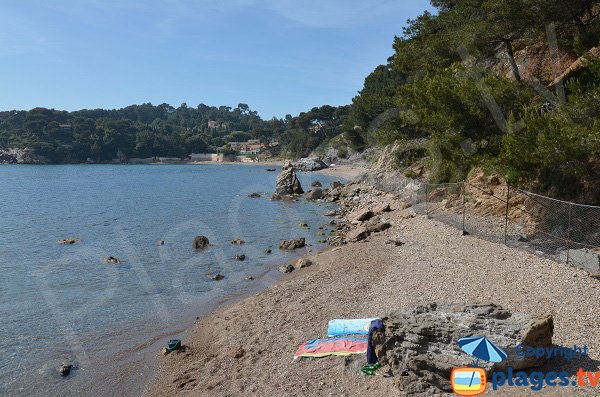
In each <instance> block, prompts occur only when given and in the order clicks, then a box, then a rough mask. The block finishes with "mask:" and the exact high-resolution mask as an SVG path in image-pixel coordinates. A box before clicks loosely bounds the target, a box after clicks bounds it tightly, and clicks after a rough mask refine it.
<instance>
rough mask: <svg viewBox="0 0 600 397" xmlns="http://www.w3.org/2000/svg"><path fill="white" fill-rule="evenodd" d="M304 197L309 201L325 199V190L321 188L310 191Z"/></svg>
mask: <svg viewBox="0 0 600 397" xmlns="http://www.w3.org/2000/svg"><path fill="white" fill-rule="evenodd" d="M304 197H305V198H306V199H307V200H320V199H322V198H323V190H322V189H319V188H316V189H314V190H310V191H308V192H306V193H305V194H304Z"/></svg>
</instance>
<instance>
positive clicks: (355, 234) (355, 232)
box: [346, 226, 370, 242]
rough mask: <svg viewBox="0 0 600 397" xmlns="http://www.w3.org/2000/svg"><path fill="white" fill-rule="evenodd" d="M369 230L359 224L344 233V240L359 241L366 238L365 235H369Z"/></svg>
mask: <svg viewBox="0 0 600 397" xmlns="http://www.w3.org/2000/svg"><path fill="white" fill-rule="evenodd" d="M369 234H370V233H369V231H368V230H367V228H366V227H364V226H359V227H357V228H355V229H352V230H350V231H349V232H348V233H347V234H346V240H348V241H352V242H356V241H361V240H364V239H366V238H367V237H369Z"/></svg>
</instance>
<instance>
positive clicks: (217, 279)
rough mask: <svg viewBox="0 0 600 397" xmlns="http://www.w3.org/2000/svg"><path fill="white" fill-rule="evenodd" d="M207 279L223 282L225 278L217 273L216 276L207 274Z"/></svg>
mask: <svg viewBox="0 0 600 397" xmlns="http://www.w3.org/2000/svg"><path fill="white" fill-rule="evenodd" d="M206 277H208V278H210V279H211V280H213V281H221V280H223V279H224V278H225V276H223V275H222V274H220V273H216V274H207V275H206Z"/></svg>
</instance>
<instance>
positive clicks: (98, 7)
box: [0, 0, 430, 118]
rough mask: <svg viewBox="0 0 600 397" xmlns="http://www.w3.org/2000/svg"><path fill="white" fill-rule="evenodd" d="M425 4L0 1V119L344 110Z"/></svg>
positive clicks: (420, 0) (410, 0) (419, 0)
mask: <svg viewBox="0 0 600 397" xmlns="http://www.w3.org/2000/svg"><path fill="white" fill-rule="evenodd" d="M426 9H430V6H429V2H428V1H424V0H404V1H403V0H395V1H390V0H370V1H364V0H361V1H359V0H321V1H319V0H135V1H134V0H51V1H48V0H2V2H1V3H0V110H13V109H31V108H34V107H37V106H41V107H47V108H55V109H63V110H77V109H91V108H108V109H114V108H120V107H124V106H127V105H131V104H141V103H146V102H151V103H153V104H155V105H158V104H161V103H164V102H166V103H169V104H171V105H173V106H176V107H177V106H179V105H180V104H182V103H184V102H185V103H187V105H188V106H194V107H195V106H197V105H198V104H200V103H204V104H206V105H213V106H220V105H226V106H232V107H235V106H237V104H238V103H246V104H248V105H249V106H250V108H251V109H252V110H256V111H258V112H259V114H260V115H261V116H262V117H263V118H271V117H284V116H285V115H286V114H292V115H296V114H298V113H299V112H301V111H306V110H309V109H311V108H312V107H314V106H321V105H325V104H328V105H344V104H349V103H351V101H352V98H353V97H354V96H355V95H356V93H357V92H358V91H359V90H360V89H361V88H362V85H363V83H364V79H365V77H366V76H367V75H368V74H369V73H370V72H371V71H372V70H373V69H374V68H375V67H376V66H377V65H379V64H383V63H385V62H386V60H387V58H388V57H389V56H391V55H392V53H393V50H392V42H393V38H394V36H400V35H402V27H403V26H404V25H405V23H406V20H407V19H409V18H414V17H416V16H418V15H419V14H421V13H422V12H423V11H424V10H426Z"/></svg>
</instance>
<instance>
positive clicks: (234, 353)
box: [231, 346, 246, 358]
mask: <svg viewBox="0 0 600 397" xmlns="http://www.w3.org/2000/svg"><path fill="white" fill-rule="evenodd" d="M244 354H246V352H245V351H244V348H243V347H242V346H238V347H236V348H234V349H232V350H231V357H233V358H242V357H244Z"/></svg>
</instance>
